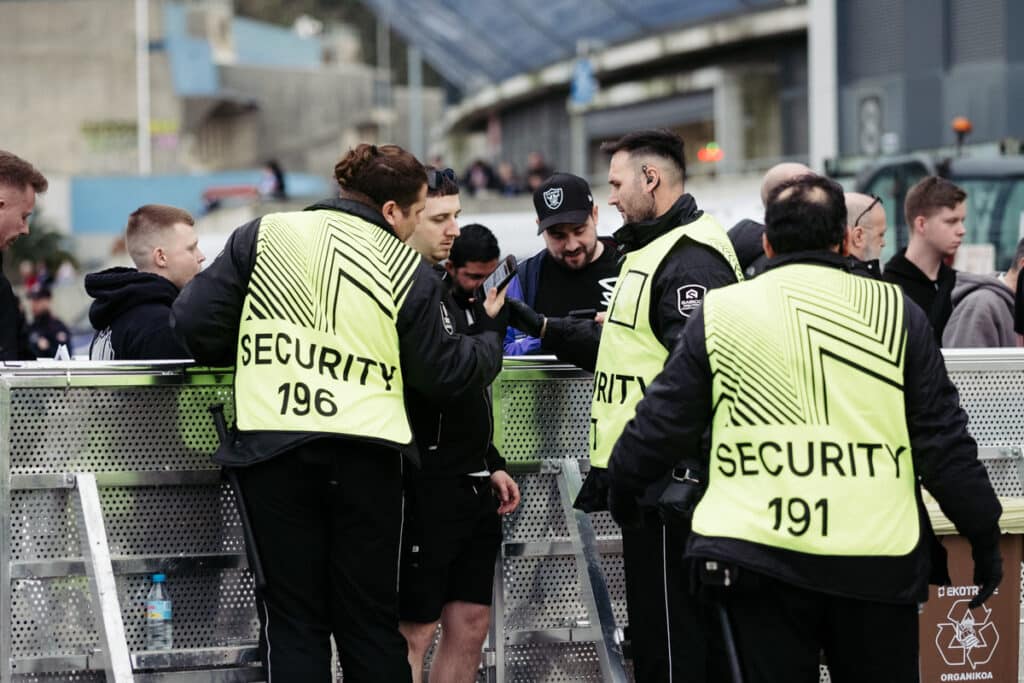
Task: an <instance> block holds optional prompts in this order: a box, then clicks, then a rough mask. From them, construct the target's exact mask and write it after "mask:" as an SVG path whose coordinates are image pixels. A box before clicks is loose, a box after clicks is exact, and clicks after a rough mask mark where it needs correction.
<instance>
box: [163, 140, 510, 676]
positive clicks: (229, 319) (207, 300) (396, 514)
mask: <svg viewBox="0 0 1024 683" xmlns="http://www.w3.org/2000/svg"><path fill="white" fill-rule="evenodd" d="M334 170H335V173H334V175H335V178H336V180H337V181H338V185H339V186H340V196H339V197H337V198H332V199H326V200H324V201H321V202H318V203H316V204H314V205H313V206H310V207H309V208H308V209H306V210H305V211H295V212H288V213H277V214H270V215H267V216H263V217H262V218H258V219H256V220H254V221H252V222H250V223H248V224H246V225H244V226H242V227H240V228H238V229H237V230H235V232H234V233H233V234H232V235H231V237H229V238H228V241H227V244H226V245H225V247H224V251H223V252H222V253H221V255H220V256H218V257H217V259H216V261H214V263H213V264H212V265H211V266H210V267H209V268H207V269H206V270H205V271H203V272H202V273H200V274H199V275H198V276H196V278H195V279H194V280H193V281H192V282H191V283H190V284H189V285H188V286H187V287H185V289H184V290H183V291H182V293H181V295H180V296H179V297H178V300H177V301H175V303H174V306H173V318H172V325H173V327H174V329H175V333H176V334H178V336H179V337H180V338H181V340H182V341H183V342H184V343H185V345H186V346H187V348H188V350H189V351H190V352H191V354H192V356H193V357H194V358H195V359H196V360H197V361H198V362H200V363H203V364H207V365H225V364H228V365H229V364H232V363H234V364H235V375H234V377H235V394H234V395H235V415H236V420H237V423H236V426H235V429H234V430H233V434H232V437H231V438H230V439H228V440H227V441H226V442H225V443H223V444H222V445H221V447H220V449H219V450H218V451H217V453H216V455H215V458H214V459H215V460H216V461H217V462H219V463H221V464H223V465H226V466H231V467H236V468H237V469H238V477H239V480H240V482H241V487H242V490H243V492H244V494H245V500H246V505H247V508H248V513H249V517H250V520H251V523H252V530H253V535H254V537H255V542H256V545H257V547H258V548H259V553H260V555H261V559H262V566H263V572H264V574H265V577H266V588H265V589H264V590H261V591H258V594H257V607H258V613H259V618H260V642H261V647H262V655H263V660H264V664H265V665H266V667H267V680H268V681H271V680H272V681H275V683H280V682H282V681H287V682H292V681H294V682H296V683H298V682H303V683H305V682H307V681H323V682H326V681H329V680H331V678H332V671H331V644H330V637H331V636H332V635H333V636H334V641H335V643H336V644H337V648H338V659H339V662H340V664H341V667H342V669H343V670H344V675H345V680H346V681H355V682H357V683H358V682H374V683H376V682H378V681H410V680H411V675H410V669H409V662H408V660H407V658H406V643H405V639H404V638H403V637H402V635H401V633H400V632H399V630H398V596H397V584H398V561H399V544H400V539H401V534H402V471H403V467H404V464H403V463H404V460H405V458H406V457H408V458H409V459H412V460H415V459H416V458H417V456H418V454H417V450H416V445H415V441H414V439H413V433H412V429H411V427H410V423H409V417H408V414H407V411H406V405H405V389H406V388H413V389H416V390H417V391H420V392H422V393H424V394H426V395H428V396H433V397H435V398H438V399H442V398H445V397H448V396H452V395H454V394H456V393H458V392H463V391H467V390H469V389H473V388H482V387H484V386H487V385H488V384H490V383H491V381H492V380H493V379H494V378H495V376H496V375H497V374H498V371H499V370H500V369H501V340H502V337H503V335H504V333H505V322H504V318H503V317H502V316H501V309H502V304H503V301H502V300H501V297H500V296H499V295H498V294H497V293H496V292H495V293H492V294H491V295H489V296H488V297H487V300H486V301H485V302H484V307H485V309H486V315H484V316H483V319H482V320H481V321H480V324H481V327H482V328H483V329H481V331H480V333H479V334H477V335H475V336H464V335H458V334H454V333H453V332H452V331H450V330H449V329H448V328H447V327H446V326H445V324H444V321H443V320H442V316H441V306H440V302H441V283H440V282H439V281H438V279H437V277H435V276H434V275H433V273H432V272H431V271H430V266H429V265H427V263H425V262H424V261H423V260H422V259H421V258H420V255H419V254H418V253H417V252H416V251H415V250H414V249H413V248H412V247H409V246H407V245H406V244H404V243H403V241H404V240H406V239H408V238H409V236H410V235H411V234H412V232H413V230H414V229H415V228H416V224H417V222H418V221H419V219H420V215H421V214H422V212H423V208H424V202H425V196H426V191H427V177H426V173H425V172H424V168H423V166H422V164H420V162H419V161H418V160H417V159H416V158H415V157H414V156H413V155H411V154H410V153H409V152H407V151H405V150H404V149H402V148H401V147H397V146H395V145H382V146H376V145H368V144H361V145H359V146H357V147H356V148H355V149H352V150H350V151H349V152H348V153H347V154H346V155H345V156H344V157H343V158H342V159H341V161H339V162H338V164H337V166H336V167H335V169H334ZM422 455H423V457H428V454H426V453H424V454H422Z"/></svg>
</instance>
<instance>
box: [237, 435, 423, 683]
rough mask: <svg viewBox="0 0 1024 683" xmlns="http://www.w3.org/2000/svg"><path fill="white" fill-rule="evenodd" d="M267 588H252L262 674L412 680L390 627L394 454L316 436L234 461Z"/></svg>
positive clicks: (356, 682)
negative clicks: (251, 460)
mask: <svg viewBox="0 0 1024 683" xmlns="http://www.w3.org/2000/svg"><path fill="white" fill-rule="evenodd" d="M239 478H240V480H241V484H242V490H243V491H244V493H245V497H246V505H247V507H248V510H249V516H250V519H251V521H252V526H253V532H254V534H255V537H256V543H257V546H258V547H259V552H260V554H261V556H262V557H261V559H262V561H263V570H264V573H265V574H266V580H267V587H266V590H265V591H263V592H262V593H261V594H259V595H257V596H256V597H257V610H258V611H259V618H260V646H261V650H262V654H263V659H264V664H265V665H266V666H267V671H268V681H273V683H293V682H294V683H309V682H313V683H320V682H322V683H327V682H328V681H333V675H332V671H331V645H330V636H331V634H332V633H333V634H334V640H335V643H336V644H337V647H338V658H339V660H340V664H341V667H342V669H343V670H344V672H345V681H346V683H362V682H364V681H365V682H373V683H379V682H381V681H388V682H390V681H397V682H404V681H410V680H411V673H410V670H409V664H408V661H407V659H406V644H405V639H404V638H403V637H402V635H401V633H400V632H399V631H398V557H399V545H400V539H401V529H402V461H401V455H400V454H399V453H398V452H397V451H396V450H394V449H387V448H383V447H378V446H372V445H368V444H359V443H356V442H346V441H341V440H337V439H323V440H319V441H315V442H312V443H310V444H305V445H303V446H300V447H298V448H296V449H294V450H292V451H289V452H287V453H284V454H281V455H279V456H277V457H275V458H272V459H271V460H268V461H266V462H263V463H260V464H258V465H253V466H251V467H247V468H243V469H240V470H239Z"/></svg>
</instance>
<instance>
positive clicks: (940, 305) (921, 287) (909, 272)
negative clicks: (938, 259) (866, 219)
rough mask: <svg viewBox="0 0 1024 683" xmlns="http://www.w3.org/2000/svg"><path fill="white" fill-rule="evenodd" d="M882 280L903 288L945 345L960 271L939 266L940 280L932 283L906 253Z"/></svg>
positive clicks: (897, 257)
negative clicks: (957, 273)
mask: <svg viewBox="0 0 1024 683" xmlns="http://www.w3.org/2000/svg"><path fill="white" fill-rule="evenodd" d="M882 279H883V280H885V281H886V282H891V283H893V284H894V285H899V286H900V287H902V288H903V293H904V294H906V295H907V296H909V297H910V299H911V300H912V301H913V302H914V303H916V304H917V305H918V306H920V307H921V309H922V310H923V311H924V312H925V315H927V316H928V322H929V323H931V326H932V330H934V332H935V342H936V343H937V344H940V345H941V344H942V332H943V330H945V329H946V323H947V322H949V316H951V315H952V314H953V298H952V297H953V287H954V286H956V271H955V270H953V269H952V268H950V267H949V266H947V265H946V264H945V263H940V264H939V277H938V279H937V280H935V281H934V282H932V281H931V280H930V279H928V276H927V275H925V274H924V273H922V272H921V270H920V269H919V268H918V267H917V266H915V265H914V264H913V263H911V262H910V261H908V260H907V250H906V249H902V250H901V251H900V252H899V253H898V254H896V255H895V256H893V257H892V258H891V259H889V262H888V263H886V264H885V271H884V272H883V273H882Z"/></svg>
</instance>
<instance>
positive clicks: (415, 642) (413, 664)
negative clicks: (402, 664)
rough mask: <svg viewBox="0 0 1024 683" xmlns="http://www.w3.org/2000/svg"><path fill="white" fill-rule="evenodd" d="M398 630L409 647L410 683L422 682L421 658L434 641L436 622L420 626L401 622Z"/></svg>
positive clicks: (414, 623)
mask: <svg viewBox="0 0 1024 683" xmlns="http://www.w3.org/2000/svg"><path fill="white" fill-rule="evenodd" d="M398 630H399V631H401V632H402V635H403V636H405V642H406V643H408V645H409V667H410V668H412V683H422V682H423V657H424V656H426V654H427V650H428V649H429V648H430V644H431V643H432V642H433V641H434V632H435V631H436V630H437V622H436V621H435V622H433V623H429V624H420V623H417V622H415V621H402V622H399V624H398Z"/></svg>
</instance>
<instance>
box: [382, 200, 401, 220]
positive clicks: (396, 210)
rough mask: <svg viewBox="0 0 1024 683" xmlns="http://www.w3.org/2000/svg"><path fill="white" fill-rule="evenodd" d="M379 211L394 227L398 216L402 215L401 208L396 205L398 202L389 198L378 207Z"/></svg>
mask: <svg viewBox="0 0 1024 683" xmlns="http://www.w3.org/2000/svg"><path fill="white" fill-rule="evenodd" d="M380 213H381V215H382V216H384V220H386V221H387V222H388V224H389V225H390V226H391V227H395V225H396V224H397V223H398V219H399V217H400V216H401V215H402V209H401V208H400V207H399V206H398V202H396V201H395V200H394V199H389V200H387V201H386V202H384V206H382V207H380Z"/></svg>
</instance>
